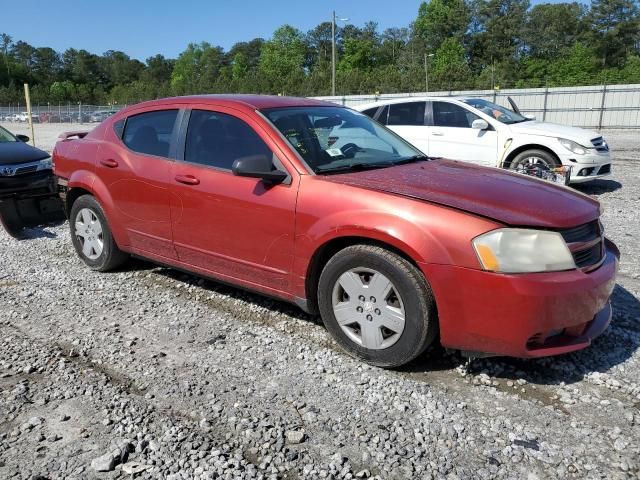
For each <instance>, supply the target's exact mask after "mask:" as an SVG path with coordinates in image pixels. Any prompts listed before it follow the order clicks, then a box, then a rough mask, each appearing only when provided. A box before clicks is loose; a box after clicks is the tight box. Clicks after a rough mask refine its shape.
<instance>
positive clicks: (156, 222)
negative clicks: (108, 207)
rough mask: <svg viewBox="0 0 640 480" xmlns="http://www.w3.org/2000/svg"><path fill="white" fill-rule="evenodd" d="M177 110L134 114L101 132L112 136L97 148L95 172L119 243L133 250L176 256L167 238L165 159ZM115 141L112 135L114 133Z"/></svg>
mask: <svg viewBox="0 0 640 480" xmlns="http://www.w3.org/2000/svg"><path fill="white" fill-rule="evenodd" d="M178 112H179V110H178V109H163V110H155V111H150V112H145V113H141V114H138V115H136V114H134V115H131V116H129V117H128V118H127V119H126V120H123V121H122V122H118V123H117V124H116V128H117V129H123V130H124V131H123V132H122V131H121V130H118V131H110V132H108V133H107V135H108V136H109V137H118V141H108V142H104V143H103V144H102V145H101V147H100V150H99V153H98V161H97V163H96V175H97V176H98V178H100V179H101V180H102V182H103V183H104V184H105V185H106V187H107V189H108V191H109V194H110V195H111V197H112V200H113V205H114V209H115V212H114V214H115V215H118V217H119V218H118V220H119V221H118V223H119V224H120V225H122V226H123V227H124V229H125V232H126V235H127V238H126V239H124V242H125V243H126V244H127V245H129V246H131V247H133V248H134V249H137V250H141V251H143V252H148V253H152V254H154V255H159V256H161V257H166V258H170V259H171V258H173V259H175V258H176V255H175V251H174V249H173V245H172V238H171V209H170V205H169V186H170V175H171V170H172V167H173V161H172V160H171V159H170V158H169V157H170V154H169V150H170V145H171V142H172V140H173V138H174V136H175V134H176V128H177V127H176V125H177V122H176V119H177V118H178ZM114 140H115V138H114Z"/></svg>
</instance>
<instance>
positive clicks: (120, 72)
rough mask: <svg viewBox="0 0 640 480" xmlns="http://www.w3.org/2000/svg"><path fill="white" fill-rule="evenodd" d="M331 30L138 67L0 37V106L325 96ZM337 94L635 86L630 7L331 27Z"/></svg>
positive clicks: (452, 2) (457, 10) (201, 46)
mask: <svg viewBox="0 0 640 480" xmlns="http://www.w3.org/2000/svg"><path fill="white" fill-rule="evenodd" d="M331 51H332V38H331V22H328V21H325V22H322V23H320V24H319V25H317V26H316V27H314V28H312V29H311V30H309V31H308V32H307V33H303V32H301V31H299V30H297V29H296V28H294V27H292V26H290V25H284V26H282V27H280V28H279V29H277V30H276V31H275V32H274V34H273V36H272V37H271V38H270V39H268V40H263V39H261V38H254V39H252V40H249V41H246V42H239V43H236V44H235V45H233V46H232V47H231V48H230V49H229V50H228V51H226V52H225V51H224V50H223V49H222V48H221V47H218V46H215V45H213V44H211V43H208V42H200V43H190V44H189V45H187V47H186V48H185V50H184V51H183V52H182V53H181V54H180V55H179V56H178V58H177V59H168V58H165V57H164V56H162V55H155V56H152V57H150V58H148V59H147V60H146V62H145V63H142V62H140V61H138V60H136V59H132V58H130V57H129V56H128V55H127V54H125V53H124V52H119V51H113V50H109V51H107V52H105V53H104V54H102V55H96V54H93V53H91V52H88V51H86V50H82V49H79V50H77V49H73V48H70V49H68V50H66V51H64V52H62V53H59V52H56V51H54V50H52V49H51V48H48V47H39V48H36V47H33V46H31V45H29V44H28V43H26V42H24V41H21V40H14V39H13V38H11V36H9V35H7V34H0V104H9V103H12V104H17V103H18V102H22V103H23V102H24V101H23V91H22V84H23V83H25V82H27V83H29V84H30V85H31V94H32V98H33V101H34V103H41V104H47V103H51V104H52V105H53V104H56V103H62V104H64V103H77V102H82V103H94V104H104V103H111V104H118V105H124V104H129V103H133V102H138V101H141V100H146V99H150V98H159V97H165V96H171V95H185V94H192V93H209V92H210V93H218V92H242V93H271V94H278V93H284V94H288V95H328V94H329V93H330V88H331ZM336 53H337V90H338V92H339V93H340V94H353V93H355V94H357V93H361V94H364V93H374V92H380V93H393V92H403V91H404V92H408V91H422V90H424V86H425V64H424V55H425V53H427V54H430V55H433V56H431V57H428V58H429V64H428V65H429V89H430V90H432V91H435V90H457V89H471V88H482V89H487V88H492V87H493V86H500V87H501V88H507V87H514V86H517V87H542V86H570V85H589V84H602V83H640V13H639V3H638V0H594V1H593V2H592V4H591V6H590V7H587V6H585V5H584V3H577V2H576V1H574V2H573V3H553V4H544V3H543V4H536V5H535V6H533V7H532V8H529V0H429V1H425V2H422V3H420V6H419V9H418V12H417V17H416V19H415V22H413V23H412V24H411V25H410V26H408V27H398V28H388V29H386V30H384V31H383V32H380V31H379V30H378V25H377V24H376V23H374V22H368V23H366V24H364V25H363V26H360V27H359V26H356V25H351V24H347V25H341V24H338V25H337V29H336Z"/></svg>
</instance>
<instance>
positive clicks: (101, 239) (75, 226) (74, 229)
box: [69, 195, 128, 272]
mask: <svg viewBox="0 0 640 480" xmlns="http://www.w3.org/2000/svg"><path fill="white" fill-rule="evenodd" d="M69 225H70V227H71V240H72V242H73V246H74V247H75V249H76V252H77V253H78V256H79V257H80V258H81V259H82V260H83V261H84V263H86V264H87V265H88V266H89V267H90V268H92V269H93V270H97V271H100V272H106V271H109V270H113V269H114V268H117V267H119V266H120V265H122V264H123V263H124V262H125V261H126V260H127V258H128V255H127V254H126V253H124V252H123V251H121V250H120V249H119V248H118V245H116V242H115V240H114V239H113V236H112V234H111V230H110V229H109V225H108V224H107V219H106V216H105V214H104V211H103V210H102V207H101V206H100V204H99V203H98V201H97V200H96V199H95V198H94V197H92V196H91V195H83V196H81V197H79V198H78V199H77V200H76V201H75V202H74V203H73V206H72V207H71V214H70V216H69Z"/></svg>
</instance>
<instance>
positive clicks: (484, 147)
mask: <svg viewBox="0 0 640 480" xmlns="http://www.w3.org/2000/svg"><path fill="white" fill-rule="evenodd" d="M432 105H433V110H432V111H433V116H432V126H431V127H430V128H429V131H430V132H429V155H430V156H432V157H443V158H450V159H452V160H462V161H465V162H470V163H475V164H477V165H484V166H487V167H495V166H497V161H498V134H497V132H496V131H495V130H494V129H493V127H491V126H490V127H489V129H488V130H478V129H475V128H471V124H472V123H473V121H474V120H476V119H479V118H480V117H478V116H477V115H476V114H475V113H473V112H471V111H469V110H467V109H466V108H464V107H461V106H460V105H457V104H455V103H452V102H445V101H435V102H432Z"/></svg>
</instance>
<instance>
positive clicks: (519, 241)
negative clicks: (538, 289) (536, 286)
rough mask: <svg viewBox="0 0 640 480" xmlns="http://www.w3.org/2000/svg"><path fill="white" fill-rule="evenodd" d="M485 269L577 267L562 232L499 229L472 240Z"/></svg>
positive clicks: (507, 271) (521, 270) (506, 271)
mask: <svg viewBox="0 0 640 480" xmlns="http://www.w3.org/2000/svg"><path fill="white" fill-rule="evenodd" d="M473 248H474V249H475V251H476V253H477V254H478V259H479V260H480V264H481V265H482V267H483V268H484V269H485V270H489V271H491V272H503V273H525V272H527V273H531V272H555V271H559V270H571V269H574V268H576V264H575V262H574V261H573V257H572V256H571V252H570V251H569V248H568V247H567V244H566V243H565V241H564V239H563V238H562V235H560V234H559V233H557V232H549V231H545V230H526V229H522V228H501V229H499V230H493V231H491V232H489V233H485V234H483V235H480V236H479V237H476V238H474V239H473Z"/></svg>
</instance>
